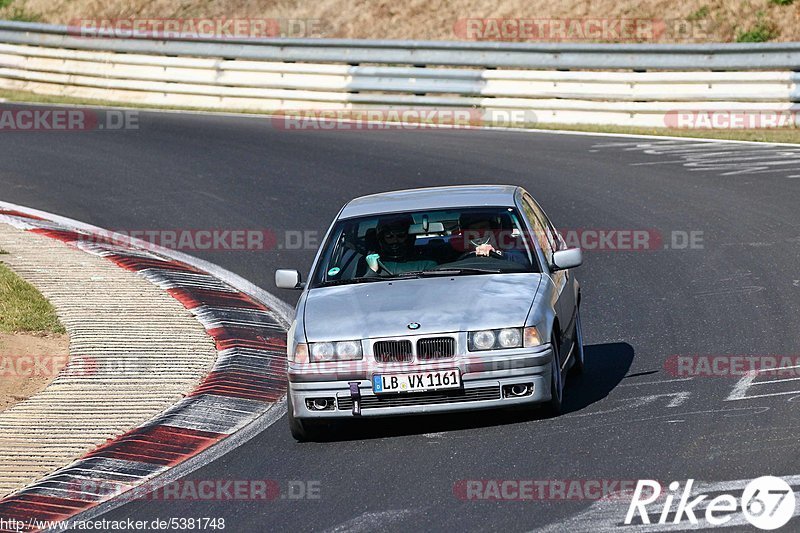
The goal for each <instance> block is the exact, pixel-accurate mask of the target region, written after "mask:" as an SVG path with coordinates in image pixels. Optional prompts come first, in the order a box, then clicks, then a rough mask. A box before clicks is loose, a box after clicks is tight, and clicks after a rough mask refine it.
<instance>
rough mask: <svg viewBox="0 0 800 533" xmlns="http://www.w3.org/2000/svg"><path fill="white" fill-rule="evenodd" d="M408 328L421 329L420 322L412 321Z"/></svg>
mask: <svg viewBox="0 0 800 533" xmlns="http://www.w3.org/2000/svg"><path fill="white" fill-rule="evenodd" d="M408 329H419V322H412V323H410V324H409V325H408Z"/></svg>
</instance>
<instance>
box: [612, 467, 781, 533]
mask: <svg viewBox="0 0 800 533" xmlns="http://www.w3.org/2000/svg"><path fill="white" fill-rule="evenodd" d="M693 486H694V480H693V479H690V480H688V481H687V482H686V484H685V485H684V486H683V488H681V484H680V482H678V481H673V482H672V483H670V484H669V487H668V490H667V491H666V492H664V494H662V487H661V484H660V483H659V482H658V481H653V480H649V479H645V480H640V481H639V482H638V483H637V484H636V489H635V490H634V492H633V499H632V501H631V504H630V506H629V507H628V513H627V514H626V515H625V524H626V525H630V524H632V523H634V519H635V518H636V516H637V515H638V517H639V518H638V520H637V522H636V523H641V524H651V523H658V524H668V523H671V524H680V523H683V522H684V521H688V522H689V523H690V524H692V525H697V524H698V523H699V520H698V519H699V518H705V522H706V524H703V525H704V526H706V525H707V526H724V525H726V524H727V525H734V524H737V523H738V524H743V523H747V522H749V523H750V524H751V525H753V526H755V527H757V528H758V529H764V530H773V529H778V528H779V527H782V526H784V525H786V524H787V523H788V522H789V520H791V519H792V517H793V516H794V512H795V494H794V491H792V488H791V486H789V484H788V483H786V481H784V480H783V479H781V478H777V477H772V476H764V477H760V478H758V479H754V480H753V481H751V482H750V483H748V484H747V486H746V487H745V489H744V492H743V493H742V496H741V499H738V498H737V497H735V496H733V495H732V494H720V495H718V496H715V497H714V498H711V499H710V498H709V496H708V495H707V494H696V493H695V494H693V493H692V487H693ZM713 492H719V491H718V490H714V491H713ZM648 506H650V507H648ZM675 506H677V507H675ZM740 513H741V515H743V516H744V518H745V520H746V521H747V522H743V521H742V520H741V515H740Z"/></svg>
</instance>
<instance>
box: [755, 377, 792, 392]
mask: <svg viewBox="0 0 800 533" xmlns="http://www.w3.org/2000/svg"><path fill="white" fill-rule="evenodd" d="M787 381H800V378H785V379H773V380H770V381H756V382H755V383H753V384H752V385H751V386H752V387H755V386H756V385H771V384H773V383H785V382H787ZM796 392H800V391H796Z"/></svg>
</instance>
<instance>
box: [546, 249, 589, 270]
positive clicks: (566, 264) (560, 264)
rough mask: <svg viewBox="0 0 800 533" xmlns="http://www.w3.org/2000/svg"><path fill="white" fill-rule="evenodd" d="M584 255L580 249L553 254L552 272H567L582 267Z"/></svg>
mask: <svg viewBox="0 0 800 533" xmlns="http://www.w3.org/2000/svg"><path fill="white" fill-rule="evenodd" d="M581 263H583V254H582V253H581V249H580V248H570V249H569V250H559V251H557V252H555V253H554V254H553V266H552V270H553V272H555V271H556V270H566V269H568V268H575V267H579V266H581Z"/></svg>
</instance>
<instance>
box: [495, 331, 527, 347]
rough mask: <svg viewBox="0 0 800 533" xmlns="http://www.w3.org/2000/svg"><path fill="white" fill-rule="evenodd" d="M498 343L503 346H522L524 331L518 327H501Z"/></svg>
mask: <svg viewBox="0 0 800 533" xmlns="http://www.w3.org/2000/svg"><path fill="white" fill-rule="evenodd" d="M497 343H498V344H499V345H500V347H501V348H519V347H520V346H522V332H520V330H519V329H518V328H506V329H501V330H500V333H498V335H497Z"/></svg>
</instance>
